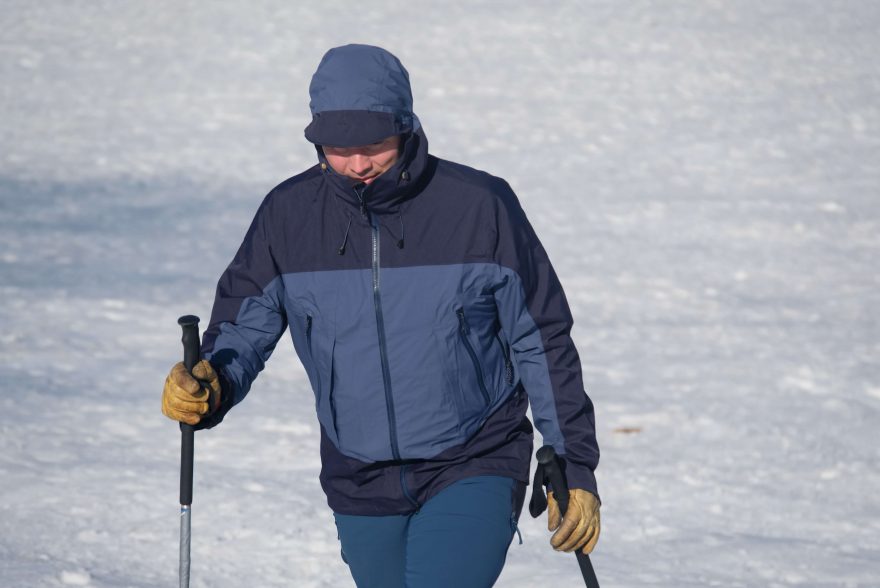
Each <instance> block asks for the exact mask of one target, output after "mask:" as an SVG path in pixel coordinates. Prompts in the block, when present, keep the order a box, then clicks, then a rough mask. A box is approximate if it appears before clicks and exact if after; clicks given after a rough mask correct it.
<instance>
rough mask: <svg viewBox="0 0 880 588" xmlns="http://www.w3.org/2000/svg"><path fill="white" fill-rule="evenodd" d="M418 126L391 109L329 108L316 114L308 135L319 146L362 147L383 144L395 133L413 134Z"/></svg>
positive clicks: (306, 131)
mask: <svg viewBox="0 0 880 588" xmlns="http://www.w3.org/2000/svg"><path fill="white" fill-rule="evenodd" d="M412 118H413V119H414V118H415V117H412ZM415 126H416V125H414V124H413V120H412V119H411V120H408V121H407V120H402V118H401V117H397V116H395V115H394V114H392V113H390V112H374V111H370V110H329V111H325V112H316V113H315V114H314V115H313V116H312V122H311V123H310V124H309V126H307V127H306V128H305V136H306V139H308V140H309V141H310V142H311V143H314V144H315V145H327V146H328V147H360V146H361V145H371V144H373V143H379V142H381V141H383V140H385V139H387V138H388V137H391V136H392V135H403V134H406V133H411V132H412V131H413V130H415V128H414V127H415Z"/></svg>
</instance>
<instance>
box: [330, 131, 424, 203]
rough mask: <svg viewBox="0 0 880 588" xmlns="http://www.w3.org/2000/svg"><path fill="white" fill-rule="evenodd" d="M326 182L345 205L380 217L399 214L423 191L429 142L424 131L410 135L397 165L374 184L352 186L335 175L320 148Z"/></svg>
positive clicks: (339, 175)
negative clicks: (403, 207) (411, 199)
mask: <svg viewBox="0 0 880 588" xmlns="http://www.w3.org/2000/svg"><path fill="white" fill-rule="evenodd" d="M315 148H316V149H317V151H318V158H319V159H320V161H321V169H322V170H323V171H324V179H325V181H326V182H327V183H328V184H329V185H330V186H331V187H332V190H333V192H334V193H335V194H336V196H338V197H339V198H340V199H341V200H342V201H343V202H344V203H346V204H347V205H350V206H352V207H354V208H356V209H358V210H359V211H360V212H361V213H365V212H367V211H369V212H374V213H377V214H380V215H381V214H390V213H395V212H397V211H398V210H399V209H400V206H401V205H402V204H403V203H404V202H405V201H407V200H409V199H410V198H412V197H413V196H414V195H415V194H416V193H417V192H418V190H419V187H420V186H421V184H422V180H423V179H424V178H425V175H426V173H427V167H428V166H427V163H428V139H427V137H426V136H425V133H424V131H423V130H422V128H421V127H420V128H419V129H417V130H416V131H415V132H414V133H411V134H409V135H408V136H407V137H406V139H405V141H404V144H403V153H402V154H401V156H400V158H399V159H398V160H397V162H396V163H395V164H394V165H393V166H392V167H391V169H389V170H388V171H386V172H385V173H383V174H382V175H380V176H379V177H378V178H376V179H375V180H373V182H372V183H370V184H368V185H367V184H357V185H355V184H352V182H351V180H350V179H349V178H347V177H345V176H343V175H341V174H338V173H336V172H335V171H333V168H332V167H330V164H329V163H327V159H326V157H325V156H324V152H323V151H322V150H321V148H320V146H317V145H316V146H315Z"/></svg>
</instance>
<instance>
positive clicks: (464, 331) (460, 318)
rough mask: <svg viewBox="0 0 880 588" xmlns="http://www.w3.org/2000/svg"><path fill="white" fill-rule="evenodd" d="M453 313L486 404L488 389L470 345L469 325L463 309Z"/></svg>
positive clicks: (481, 369)
mask: <svg viewBox="0 0 880 588" xmlns="http://www.w3.org/2000/svg"><path fill="white" fill-rule="evenodd" d="M455 313H456V314H457V315H458V324H459V327H460V328H459V331H458V332H459V334H460V335H461V340H462V341H464V348H465V349H466V350H467V352H468V355H470V356H471V362H473V364H474V369H475V370H476V372H477V383H478V384H479V385H480V392H482V394H483V400H485V401H486V404H487V405H488V404H489V391H488V390H486V383H485V382H484V381H483V368H481V367H480V362H479V361H478V360H477V354H476V352H475V351H474V348H473V346H471V341H470V339H468V333H469V332H470V327H468V324H467V321H466V320H465V318H464V309H463V308H459V309H458V310H456V311H455Z"/></svg>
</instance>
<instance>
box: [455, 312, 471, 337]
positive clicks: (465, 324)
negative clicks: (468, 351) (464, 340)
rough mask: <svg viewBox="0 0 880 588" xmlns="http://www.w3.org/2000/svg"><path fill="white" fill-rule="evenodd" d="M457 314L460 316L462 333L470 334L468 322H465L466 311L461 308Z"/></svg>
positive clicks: (459, 321)
mask: <svg viewBox="0 0 880 588" xmlns="http://www.w3.org/2000/svg"><path fill="white" fill-rule="evenodd" d="M455 314H457V315H458V323H459V325H460V326H461V332H462V333H464V334H465V335H467V334H468V333H469V332H470V329H468V324H467V321H466V320H464V309H463V308H459V309H458V310H456V311H455Z"/></svg>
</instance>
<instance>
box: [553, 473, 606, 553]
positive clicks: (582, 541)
mask: <svg viewBox="0 0 880 588" xmlns="http://www.w3.org/2000/svg"><path fill="white" fill-rule="evenodd" d="M601 527H602V525H601V523H600V520H599V499H598V498H596V497H595V496H594V495H593V494H591V493H590V492H587V491H586V490H580V489H578V488H575V489H573V490H570V491H569V495H568V510H567V511H565V519H563V520H562V524H561V526H560V520H559V505H558V504H556V499H555V498H553V492H548V493H547V530H548V531H556V529H559V530H558V531H556V532H555V533H554V534H553V536H552V537H550V545H552V546H553V549H555V550H557V551H566V552H571V551H575V550H577V549H582V550H583V552H584V553H586V554H589V553H591V552H592V551H593V548H594V547H596V542H597V541H598V540H599V531H600V530H601Z"/></svg>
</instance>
